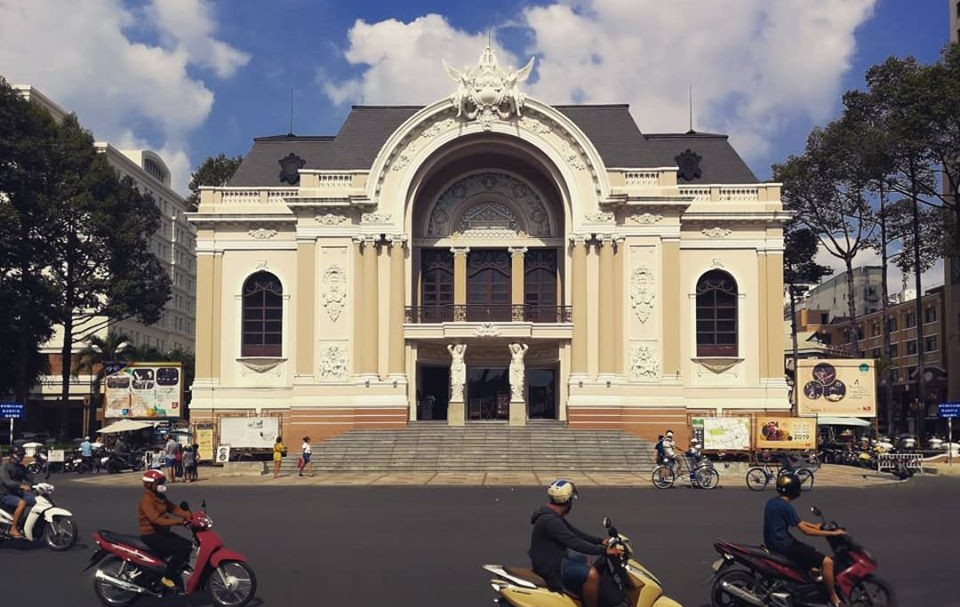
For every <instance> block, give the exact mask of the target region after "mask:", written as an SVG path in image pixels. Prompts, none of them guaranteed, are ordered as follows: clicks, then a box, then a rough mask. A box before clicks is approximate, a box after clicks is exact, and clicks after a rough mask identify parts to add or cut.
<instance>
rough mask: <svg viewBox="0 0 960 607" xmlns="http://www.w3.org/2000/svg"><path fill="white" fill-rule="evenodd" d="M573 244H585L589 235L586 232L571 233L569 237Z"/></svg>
mask: <svg viewBox="0 0 960 607" xmlns="http://www.w3.org/2000/svg"><path fill="white" fill-rule="evenodd" d="M568 238H569V240H570V244H572V245H573V246H575V247H576V246H583V245H585V244H587V240H588V236H587V235H586V234H570V236H569V237H568Z"/></svg>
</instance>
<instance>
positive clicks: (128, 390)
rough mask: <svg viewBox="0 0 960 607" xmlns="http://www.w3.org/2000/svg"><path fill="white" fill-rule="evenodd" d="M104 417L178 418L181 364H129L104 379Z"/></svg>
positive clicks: (181, 393)
mask: <svg viewBox="0 0 960 607" xmlns="http://www.w3.org/2000/svg"><path fill="white" fill-rule="evenodd" d="M104 393H105V396H104V417H106V418H118V417H121V418H130V419H157V418H165V417H166V418H169V417H180V414H181V412H182V410H183V369H181V367H180V363H130V364H128V365H126V366H124V367H123V368H122V369H120V370H119V371H117V372H116V373H113V374H111V375H108V376H107V377H106V379H105V380H104Z"/></svg>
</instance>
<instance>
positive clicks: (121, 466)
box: [102, 451, 143, 474]
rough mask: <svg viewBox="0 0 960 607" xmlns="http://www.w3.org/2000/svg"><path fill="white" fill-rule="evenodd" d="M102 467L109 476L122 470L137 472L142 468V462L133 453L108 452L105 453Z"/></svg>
mask: <svg viewBox="0 0 960 607" xmlns="http://www.w3.org/2000/svg"><path fill="white" fill-rule="evenodd" d="M102 466H103V468H104V469H105V470H106V471H107V472H109V473H110V474H116V473H117V472H123V471H124V470H132V471H134V472H138V471H139V470H140V469H141V468H142V467H143V461H142V460H141V459H140V458H138V457H137V456H136V455H134V454H133V453H129V452H124V453H118V452H116V451H110V452H108V453H107V455H106V458H105V459H104V461H103V464H102Z"/></svg>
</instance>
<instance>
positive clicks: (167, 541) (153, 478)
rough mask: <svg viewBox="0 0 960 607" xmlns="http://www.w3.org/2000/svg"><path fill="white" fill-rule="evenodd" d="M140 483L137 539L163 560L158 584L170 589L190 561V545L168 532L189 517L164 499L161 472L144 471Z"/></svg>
mask: <svg viewBox="0 0 960 607" xmlns="http://www.w3.org/2000/svg"><path fill="white" fill-rule="evenodd" d="M141 480H142V481H143V496H142V497H141V498H140V504H139V506H138V507H137V519H138V527H139V529H140V539H141V540H142V541H143V543H144V544H146V545H147V546H149V547H150V550H151V551H152V552H153V553H154V554H156V555H157V556H159V557H163V558H166V559H167V568H166V569H165V570H164V572H163V577H162V578H160V583H162V584H163V585H164V586H166V587H167V588H173V587H175V586H178V585H181V584H178V581H179V580H180V575H179V574H180V572H181V571H182V570H183V566H184V565H185V564H186V563H187V561H188V560H189V559H190V549H191V548H192V546H193V542H192V541H190V540H188V539H187V538H185V537H183V536H180V535H177V534H176V533H174V532H173V529H172V528H173V527H175V526H177V525H182V524H183V523H184V522H185V521H187V520H188V519H189V518H190V516H191V514H190V512H189V511H187V510H184V509H183V508H180V507H179V506H177V505H176V504H174V503H173V502H171V501H170V500H168V499H167V497H166V495H165V494H166V492H167V484H166V483H167V479H166V477H165V476H164V475H163V473H162V472H160V471H159V470H147V471H146V472H144V473H143V477H142V479H141ZM175 580H176V581H175Z"/></svg>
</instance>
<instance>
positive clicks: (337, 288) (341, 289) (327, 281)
mask: <svg viewBox="0 0 960 607" xmlns="http://www.w3.org/2000/svg"><path fill="white" fill-rule="evenodd" d="M322 297H323V307H324V308H325V309H326V310H327V314H328V315H329V316H330V322H337V319H338V318H340V313H341V312H343V307H344V305H345V303H346V301H347V274H346V272H344V271H343V268H341V267H340V266H330V268H329V269H328V270H327V271H326V272H325V273H324V275H323V294H322Z"/></svg>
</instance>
